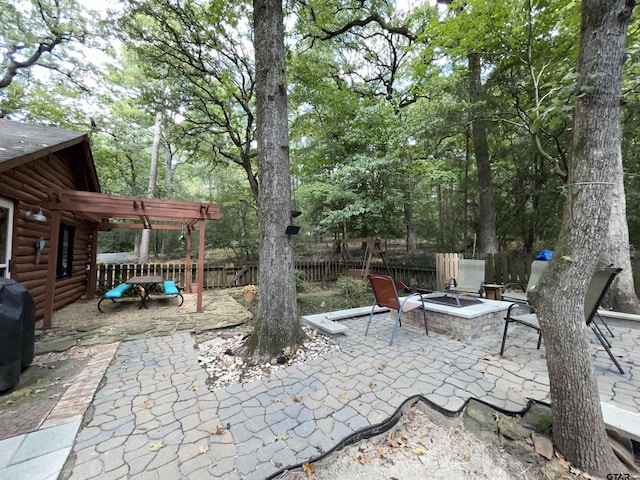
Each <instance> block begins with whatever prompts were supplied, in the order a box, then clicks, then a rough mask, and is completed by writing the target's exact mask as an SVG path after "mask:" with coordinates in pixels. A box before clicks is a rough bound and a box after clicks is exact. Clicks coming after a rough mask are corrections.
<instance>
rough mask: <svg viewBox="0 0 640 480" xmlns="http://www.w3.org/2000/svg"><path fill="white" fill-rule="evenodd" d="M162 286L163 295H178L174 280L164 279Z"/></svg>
mask: <svg viewBox="0 0 640 480" xmlns="http://www.w3.org/2000/svg"><path fill="white" fill-rule="evenodd" d="M162 288H163V289H164V294H165V295H178V293H180V292H179V291H178V287H176V282H174V281H173V280H166V281H165V282H163V283H162Z"/></svg>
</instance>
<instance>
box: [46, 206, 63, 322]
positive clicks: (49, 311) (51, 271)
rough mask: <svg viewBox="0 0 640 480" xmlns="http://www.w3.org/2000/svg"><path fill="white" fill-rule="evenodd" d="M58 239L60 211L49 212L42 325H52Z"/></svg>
mask: <svg viewBox="0 0 640 480" xmlns="http://www.w3.org/2000/svg"><path fill="white" fill-rule="evenodd" d="M59 240H60V212H59V211H58V210H53V211H52V212H51V238H50V239H49V256H48V262H47V287H46V289H45V296H44V320H43V322H42V323H43V325H42V326H43V327H44V328H51V327H52V326H53V307H54V304H55V298H56V272H57V269H58V243H59Z"/></svg>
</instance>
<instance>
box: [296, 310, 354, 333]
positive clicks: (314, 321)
mask: <svg viewBox="0 0 640 480" xmlns="http://www.w3.org/2000/svg"><path fill="white" fill-rule="evenodd" d="M302 323H303V324H305V325H308V326H310V327H313V328H316V329H318V330H320V331H321V332H323V333H328V334H330V335H336V334H338V333H345V332H346V331H347V330H349V327H347V326H346V325H340V324H339V323H337V322H334V321H333V320H327V318H326V317H325V315H324V314H319V315H307V316H304V317H302Z"/></svg>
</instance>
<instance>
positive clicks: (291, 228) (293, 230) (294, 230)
mask: <svg viewBox="0 0 640 480" xmlns="http://www.w3.org/2000/svg"><path fill="white" fill-rule="evenodd" d="M300 215H302V212H301V211H300V210H291V223H292V224H293V219H294V218H296V217H299V216H300ZM299 232H300V227H299V226H298V225H287V229H286V230H285V231H284V233H286V234H287V235H297V234H298V233H299Z"/></svg>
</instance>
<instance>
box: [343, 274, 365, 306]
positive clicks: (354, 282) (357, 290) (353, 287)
mask: <svg viewBox="0 0 640 480" xmlns="http://www.w3.org/2000/svg"><path fill="white" fill-rule="evenodd" d="M336 287H337V288H338V289H339V290H340V291H341V292H342V294H343V295H344V296H345V297H347V299H348V300H349V304H350V305H351V307H361V306H363V305H367V304H369V303H371V293H369V289H368V288H367V284H366V283H365V282H363V281H362V280H360V279H357V278H353V277H346V276H345V277H340V278H339V279H338V281H337V282H336Z"/></svg>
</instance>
